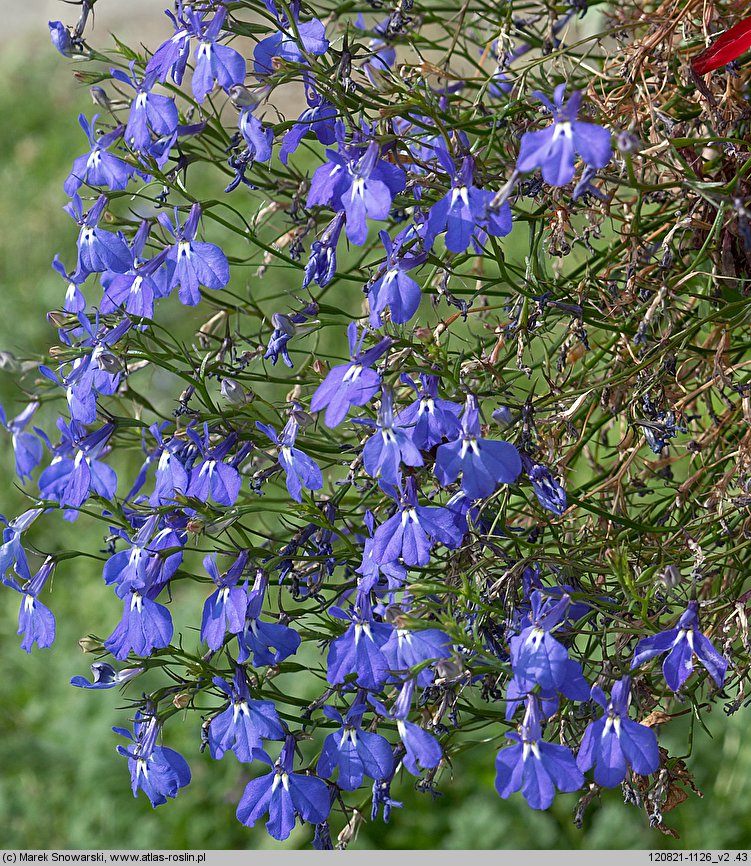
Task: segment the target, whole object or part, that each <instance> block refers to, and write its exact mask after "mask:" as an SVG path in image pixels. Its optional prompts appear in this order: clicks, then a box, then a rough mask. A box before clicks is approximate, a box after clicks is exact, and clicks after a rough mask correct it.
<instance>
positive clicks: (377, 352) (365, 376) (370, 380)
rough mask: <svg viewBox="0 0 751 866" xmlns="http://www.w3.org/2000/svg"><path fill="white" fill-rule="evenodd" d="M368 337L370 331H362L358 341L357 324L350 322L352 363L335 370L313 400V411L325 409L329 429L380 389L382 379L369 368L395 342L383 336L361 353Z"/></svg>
mask: <svg viewBox="0 0 751 866" xmlns="http://www.w3.org/2000/svg"><path fill="white" fill-rule="evenodd" d="M366 335H367V329H363V332H362V334H361V335H360V339H359V340H358V337H357V325H356V324H355V323H354V322H350V323H349V326H348V327H347V338H348V340H349V352H350V357H351V358H352V360H351V361H350V362H349V363H348V364H339V365H337V366H336V367H332V368H331V370H329V373H328V375H327V376H326V378H325V379H324V380H323V382H321V384H320V385H319V386H318V388H317V389H316V392H315V394H313V398H312V399H311V401H310V409H311V412H320V411H321V409H326V415H325V418H324V420H325V422H326V426H327V427H331V428H333V427H338V426H339V424H341V423H342V421H344V419H345V417H346V415H347V412H349V410H350V407H351V406H364V405H365V404H366V403H367V402H368V401H369V400H370V399H371V398H372V397H373V396H375V394H376V392H377V391H378V389H379V388H380V386H381V377H380V376H379V375H378V373H376V371H375V370H371V369H370V365H371V364H373V363H375V361H377V360H378V359H379V358H380V357H381V355H383V353H384V352H386V351H387V350H388V349H389V347H390V346H391V344H392V340H391V339H390V338H389V337H384V338H383V339H382V340H381V341H380V342H379V343H377V344H376V345H375V346H372V347H371V348H370V349H368V350H367V351H365V352H361V349H362V344H363V341H364V339H365V337H366Z"/></svg>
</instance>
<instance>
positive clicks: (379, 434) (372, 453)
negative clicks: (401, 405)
mask: <svg viewBox="0 0 751 866" xmlns="http://www.w3.org/2000/svg"><path fill="white" fill-rule="evenodd" d="M357 420H358V421H359V423H367V424H373V422H372V421H370V420H369V419H357ZM374 426H375V427H376V432H375V433H374V434H373V435H372V436H371V437H370V439H368V441H367V442H366V443H365V447H364V448H363V449H362V464H363V467H364V468H365V471H366V472H367V473H368V475H370V476H371V477H372V478H380V479H381V480H382V481H386V482H387V483H389V484H398V483H399V480H400V478H401V465H402V463H403V464H404V465H405V466H422V465H423V463H424V461H423V459H422V455H421V454H420V450H419V449H418V448H417V447H416V446H415V444H414V443H413V442H412V439H411V438H410V436H409V432H408V431H407V430H405V429H404V427H403V426H401V425H399V424H398V423H397V422H396V421H395V419H394V406H393V393H392V391H391V388H388V387H384V388H383V391H382V393H381V406H380V408H379V410H378V422H377V424H375V425H374Z"/></svg>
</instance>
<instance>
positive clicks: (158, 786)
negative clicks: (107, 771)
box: [112, 710, 190, 808]
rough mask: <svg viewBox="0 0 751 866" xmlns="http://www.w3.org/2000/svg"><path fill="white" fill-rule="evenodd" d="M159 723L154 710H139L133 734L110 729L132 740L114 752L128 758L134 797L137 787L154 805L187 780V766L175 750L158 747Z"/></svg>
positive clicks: (165, 799) (174, 792)
mask: <svg viewBox="0 0 751 866" xmlns="http://www.w3.org/2000/svg"><path fill="white" fill-rule="evenodd" d="M160 728H161V725H160V723H159V721H158V719H157V717H156V716H155V715H153V713H151V712H149V711H147V712H146V713H143V712H141V711H140V710H139V711H138V713H137V714H136V719H135V721H134V723H133V732H134V734H135V736H133V735H132V734H131V733H130V731H128V730H126V729H125V728H113V729H112V730H113V731H114V732H115V733H116V734H120V735H121V736H123V737H127V738H128V739H129V740H132V741H133V745H131V746H118V747H117V751H118V752H119V753H120V754H121V755H124V756H125V757H126V758H127V759H128V769H129V770H130V779H131V785H132V789H133V796H134V797H137V796H138V789H139V788H140V789H141V790H142V791H143V792H144V793H145V794H146V796H147V797H148V798H149V800H150V801H151V805H152V806H153V807H154V808H156V807H157V806H161V805H162V804H163V803H166V802H167V797H176V796H177V792H178V791H179V790H180V788H184V787H185V786H186V785H187V784H189V783H190V767H189V766H188V762H187V761H186V760H185V758H183V756H182V755H181V754H180V753H179V752H176V751H175V750H174V749H167V748H165V747H164V746H157V744H156V741H157V737H158V736H159V730H160Z"/></svg>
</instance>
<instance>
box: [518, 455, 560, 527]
mask: <svg viewBox="0 0 751 866" xmlns="http://www.w3.org/2000/svg"><path fill="white" fill-rule="evenodd" d="M521 458H522V465H523V466H524V471H525V472H526V473H527V477H528V478H529V480H530V481H531V482H532V490H534V493H535V496H536V497H537V501H538V502H539V503H540V505H542V507H543V508H546V509H547V510H548V511H552V512H553V514H563V512H564V511H565V510H566V505H567V500H566V491H565V490H564V489H563V487H562V486H561V485H560V483H559V482H558V481H556V479H555V478H554V477H553V475H552V474H551V472H550V470H549V469H548V467H547V466H543V464H542V463H536V462H535V461H534V460H532V459H531V458H530V457H528V456H527V455H526V454H522V455H521Z"/></svg>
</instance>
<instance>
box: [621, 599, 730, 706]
mask: <svg viewBox="0 0 751 866" xmlns="http://www.w3.org/2000/svg"><path fill="white" fill-rule="evenodd" d="M662 653H667V656H666V657H665V661H664V662H663V665H662V673H663V676H664V677H665V682H666V683H667V684H668V687H669V688H671V689H672V690H673V691H674V692H677V691H678V689H680V687H681V686H682V685H683V683H684V682H685V681H686V680H687V679H688V678H689V677H690V676H691V674H692V672H693V670H694V656H696V658H698V659H699V661H700V662H701V664H702V665H703V666H704V667H705V668H706V669H707V671H708V672H709V674H710V676H711V677H712V679H713V680H714V681H715V683H716V685H717V688H721V687H722V684H723V682H724V680H725V674H726V672H727V669H728V661H727V659H726V658H725V657H724V656H722V655H720V653H719V652H717V650H716V649H715V648H714V646H713V645H712V643H711V641H710V640H709V638H707V637H705V636H704V635H703V634H702V632H701V630H700V628H699V604H698V602H696V601H690V602H689V603H688V608H687V609H686V610H685V611H684V613H683V614H681V618H680V619H679V620H678V626H677V627H676V628H671V629H668V631H663V632H660V633H659V634H656V635H653V636H652V637H645V638H642V640H640V641H639V643H638V644H637V645H636V649H635V650H634V657H633V659H632V660H631V670H634V668H638V667H639V665H643V664H644V662H647V661H649V660H650V659H653V658H654V657H655V656H658V655H661V654H662Z"/></svg>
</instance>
